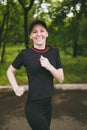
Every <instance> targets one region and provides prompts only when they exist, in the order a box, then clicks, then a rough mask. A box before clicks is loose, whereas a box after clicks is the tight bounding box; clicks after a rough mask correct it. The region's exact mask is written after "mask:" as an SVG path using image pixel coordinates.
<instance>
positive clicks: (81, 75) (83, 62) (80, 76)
mask: <svg viewBox="0 0 87 130" xmlns="http://www.w3.org/2000/svg"><path fill="white" fill-rule="evenodd" d="M22 48H24V46H21V45H17V46H10V45H9V46H8V47H6V55H5V62H3V63H0V85H10V84H9V82H8V79H7V76H6V71H7V68H8V67H9V65H10V64H11V63H12V61H13V60H14V58H15V57H16V55H17V54H18V53H19V51H20V50H21V49H22ZM60 56H61V61H62V64H63V69H64V75H65V80H64V82H63V83H87V57H81V56H80V57H76V58H72V57H71V56H69V55H65V54H64V53H63V52H62V51H60ZM16 78H17V81H18V84H27V77H26V72H25V69H24V68H23V67H22V68H21V69H20V70H19V71H17V73H16Z"/></svg>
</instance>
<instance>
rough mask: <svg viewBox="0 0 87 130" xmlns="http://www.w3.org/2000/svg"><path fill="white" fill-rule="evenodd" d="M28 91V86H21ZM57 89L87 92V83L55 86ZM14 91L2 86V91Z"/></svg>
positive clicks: (0, 87)
mask: <svg viewBox="0 0 87 130" xmlns="http://www.w3.org/2000/svg"><path fill="white" fill-rule="evenodd" d="M21 86H23V87H25V88H26V90H27V89H28V85H21ZM54 87H55V88H56V89H61V90H87V83H84V84H55V85H54ZM8 88H9V89H12V88H11V86H0V89H8Z"/></svg>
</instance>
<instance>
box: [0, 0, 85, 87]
mask: <svg viewBox="0 0 87 130" xmlns="http://www.w3.org/2000/svg"><path fill="white" fill-rule="evenodd" d="M35 19H41V20H44V21H45V22H46V23H47V25H48V30H49V37H48V39H47V44H49V45H51V46H53V47H57V48H58V49H59V51H60V57H61V61H62V64H63V69H64V74H65V80H64V82H63V83H87V1H86V0H0V85H9V82H8V80H7V77H6V71H7V68H8V66H9V65H10V64H11V63H12V61H13V60H14V58H15V57H16V55H17V54H18V53H19V52H20V51H21V50H22V49H23V48H28V47H29V46H31V45H32V42H31V41H30V39H29V35H28V27H29V24H30V23H31V22H32V21H33V20H35ZM16 76H17V80H18V83H19V84H20V85H21V84H27V77H26V74H25V70H24V68H22V69H21V70H20V71H19V72H17V73H16ZM54 82H55V81H54ZM55 83H56V82H55Z"/></svg>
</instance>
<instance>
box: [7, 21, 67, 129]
mask: <svg viewBox="0 0 87 130" xmlns="http://www.w3.org/2000/svg"><path fill="white" fill-rule="evenodd" d="M29 36H30V39H32V41H33V46H32V48H28V49H24V50H22V51H21V52H20V53H19V54H18V56H17V57H16V58H15V60H14V61H13V63H12V64H11V65H10V66H9V68H8V70H7V77H8V80H9V82H10V84H11V86H12V88H13V90H14V92H15V94H16V95H17V96H22V95H23V94H24V92H25V89H24V88H23V87H19V86H18V84H17V81H16V78H15V75H14V72H15V71H16V70H18V69H19V68H20V67H21V66H23V65H24V67H25V69H26V73H27V77H28V81H29V92H28V98H27V101H26V105H25V114H26V118H27V120H28V123H29V125H30V126H31V128H32V130H50V123H51V111H52V110H51V99H52V95H53V77H54V78H55V79H56V80H57V81H58V82H59V83H61V82H62V81H63V80H64V74H63V69H62V65H61V61H60V57H59V53H58V49H56V48H52V47H50V46H48V45H46V39H47V37H48V29H47V25H46V23H45V22H44V21H41V20H36V21H34V22H33V23H31V25H30V29H29Z"/></svg>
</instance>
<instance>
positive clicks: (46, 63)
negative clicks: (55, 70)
mask: <svg viewBox="0 0 87 130" xmlns="http://www.w3.org/2000/svg"><path fill="white" fill-rule="evenodd" d="M40 64H41V66H42V67H44V68H45V69H47V70H49V69H50V67H51V64H50V62H49V60H48V59H47V58H45V57H43V56H42V55H41V57H40Z"/></svg>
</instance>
